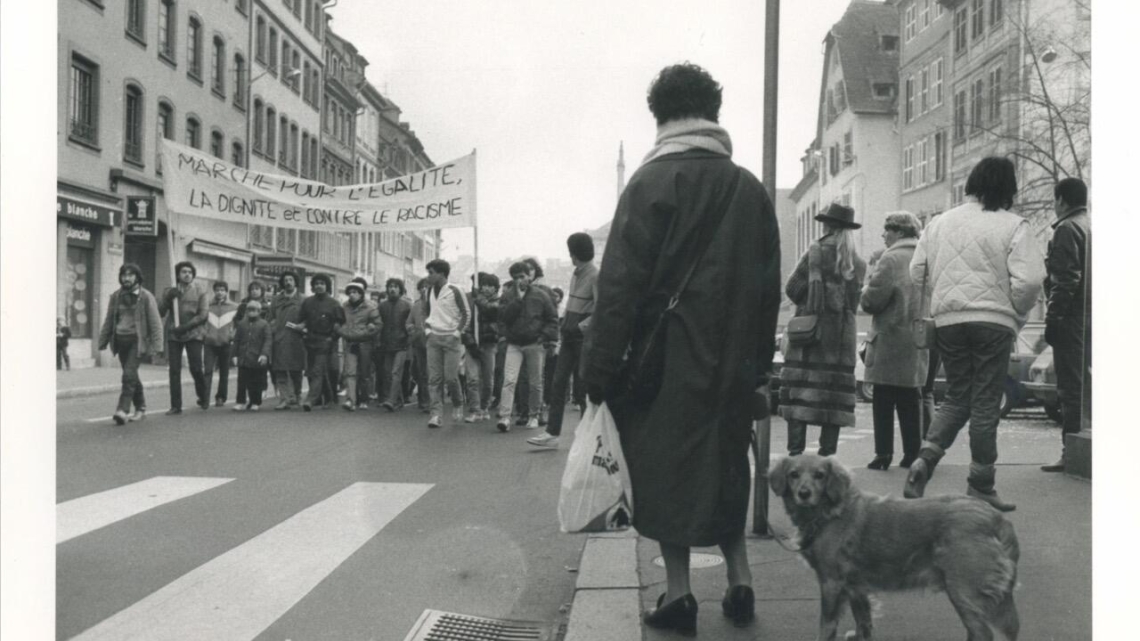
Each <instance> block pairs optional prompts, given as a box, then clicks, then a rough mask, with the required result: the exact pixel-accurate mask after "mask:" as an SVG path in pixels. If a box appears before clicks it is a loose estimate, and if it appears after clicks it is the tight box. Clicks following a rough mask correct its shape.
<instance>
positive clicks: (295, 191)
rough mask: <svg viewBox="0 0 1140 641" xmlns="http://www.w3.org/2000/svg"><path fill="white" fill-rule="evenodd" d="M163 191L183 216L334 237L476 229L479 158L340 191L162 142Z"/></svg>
mask: <svg viewBox="0 0 1140 641" xmlns="http://www.w3.org/2000/svg"><path fill="white" fill-rule="evenodd" d="M162 154H163V167H164V168H167V169H166V171H164V172H163V187H164V189H165V192H166V198H167V203H168V206H169V207H170V208H171V209H173V210H174V211H175V212H177V213H179V214H190V215H194V216H204V217H207V218H213V219H216V220H227V221H231V222H244V223H255V224H258V225H266V226H270V227H287V228H293V229H305V230H312V231H329V232H377V231H415V230H426V229H443V228H450V227H474V226H475V224H476V220H477V214H476V198H475V185H476V182H475V153H474V152H472V153H471V154H469V155H467V156H463V157H461V158H458V159H456V160H453V161H451V162H447V163H441V164H439V165H437V166H435V167H432V168H430V169H427V170H425V171H421V172H418V173H415V174H410V175H408V176H401V177H400V178H396V179H393V180H387V181H384V182H381V183H373V184H364V185H342V186H339V187H333V186H330V185H325V184H323V183H318V182H314V181H310V180H304V179H299V178H293V177H291V176H278V175H274V174H266V173H263V172H258V171H253V170H249V169H243V168H241V167H236V166H234V165H230V164H228V163H226V162H223V161H221V160H219V159H217V158H214V157H212V156H209V155H207V154H204V153H202V152H201V151H198V150H197V149H193V148H191V147H186V146H185V145H180V144H178V143H174V142H171V141H169V140H164V141H163V149H162Z"/></svg>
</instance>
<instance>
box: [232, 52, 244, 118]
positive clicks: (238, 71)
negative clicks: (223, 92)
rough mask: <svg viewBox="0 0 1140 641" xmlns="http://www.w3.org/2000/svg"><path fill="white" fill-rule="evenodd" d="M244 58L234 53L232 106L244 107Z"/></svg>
mask: <svg viewBox="0 0 1140 641" xmlns="http://www.w3.org/2000/svg"><path fill="white" fill-rule="evenodd" d="M245 74H246V70H245V58H244V57H242V55H241V54H240V53H235V54H234V106H235V107H237V108H238V109H245Z"/></svg>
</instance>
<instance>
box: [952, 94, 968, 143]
mask: <svg viewBox="0 0 1140 641" xmlns="http://www.w3.org/2000/svg"><path fill="white" fill-rule="evenodd" d="M965 137H966V91H965V90H962V91H959V92H958V93H956V94H954V140H962V139H963V138H965Z"/></svg>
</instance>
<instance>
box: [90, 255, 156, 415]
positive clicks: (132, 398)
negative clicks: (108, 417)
mask: <svg viewBox="0 0 1140 641" xmlns="http://www.w3.org/2000/svg"><path fill="white" fill-rule="evenodd" d="M142 285H143V276H142V270H141V269H139V266H138V265H136V264H134V263H125V264H123V266H122V267H120V268H119V286H120V287H119V289H117V290H115V291H114V292H113V293H112V294H111V300H110V301H109V302H108V303H107V317H106V318H104V319H103V326H102V327H101V328H100V329H99V351H103V350H105V349H107V348H108V347H110V348H111V354H112V355H115V356H118V357H119V365H120V366H122V368H123V379H122V380H123V387H122V391H120V392H119V405H118V407H117V408H116V409H115V415H114V417H113V418H114V420H115V423H116V424H118V425H122V424H123V423H126V422H127V421H128V420H131V421H141V420H143V419H144V418H146V395H145V394H144V393H143V385H142V381H141V380H139V359H140V358H141V357H142V356H146V355H153V354H161V353H162V314H160V313H159V311H158V302H157V301H156V300H155V299H154V295H153V294H151V293H150V292H149V291H147V290H146V289H145V288H143V286H142ZM131 403H134V406H135V413H134V414H131V415H130V416H128V415H127V413H128V412H130V411H131Z"/></svg>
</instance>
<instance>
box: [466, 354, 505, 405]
mask: <svg viewBox="0 0 1140 641" xmlns="http://www.w3.org/2000/svg"><path fill="white" fill-rule="evenodd" d="M498 351H499V346H498V345H496V344H495V343H491V344H489V345H480V346H478V347H474V346H470V345H469V346H468V347H467V411H468V412H477V411H479V410H485V409H487V406H488V405H489V404H490V403H491V387H492V385H493V383H494V378H495V354H496V353H497V352H498Z"/></svg>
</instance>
